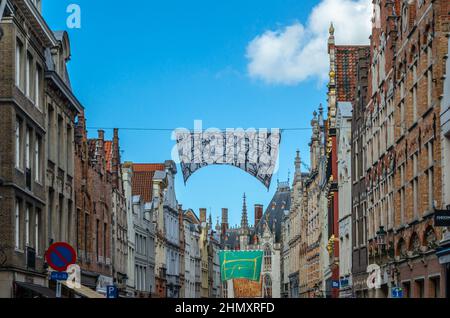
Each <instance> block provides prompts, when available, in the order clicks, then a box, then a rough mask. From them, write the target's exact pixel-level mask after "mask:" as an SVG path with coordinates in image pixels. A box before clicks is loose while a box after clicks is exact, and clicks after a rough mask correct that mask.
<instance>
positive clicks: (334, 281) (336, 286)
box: [331, 280, 339, 288]
mask: <svg viewBox="0 0 450 318" xmlns="http://www.w3.org/2000/svg"><path fill="white" fill-rule="evenodd" d="M331 287H333V288H339V281H338V280H333V281H332V282H331Z"/></svg>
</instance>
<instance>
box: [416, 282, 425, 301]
mask: <svg viewBox="0 0 450 318" xmlns="http://www.w3.org/2000/svg"><path fill="white" fill-rule="evenodd" d="M415 285H416V295H415V298H424V297H425V294H424V293H425V288H424V280H423V279H418V280H416V282H415Z"/></svg>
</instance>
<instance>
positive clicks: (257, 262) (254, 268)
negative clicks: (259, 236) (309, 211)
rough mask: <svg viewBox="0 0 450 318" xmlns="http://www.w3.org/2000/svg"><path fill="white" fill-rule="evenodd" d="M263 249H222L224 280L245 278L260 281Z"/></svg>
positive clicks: (221, 258) (221, 262) (222, 274)
mask: <svg viewBox="0 0 450 318" xmlns="http://www.w3.org/2000/svg"><path fill="white" fill-rule="evenodd" d="M262 257H263V251H220V252H219V260H220V274H221V277H222V280H223V281H226V280H230V279H236V278H244V279H249V280H252V281H260V276H261V264H262Z"/></svg>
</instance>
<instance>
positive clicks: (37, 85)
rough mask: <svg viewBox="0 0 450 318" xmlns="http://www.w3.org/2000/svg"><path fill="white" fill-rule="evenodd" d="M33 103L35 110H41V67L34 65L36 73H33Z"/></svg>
mask: <svg viewBox="0 0 450 318" xmlns="http://www.w3.org/2000/svg"><path fill="white" fill-rule="evenodd" d="M34 74H35V76H34V102H35V105H36V107H37V108H41V98H42V96H41V74H42V69H41V67H40V66H39V65H38V64H36V72H35V73H34Z"/></svg>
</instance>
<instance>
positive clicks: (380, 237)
mask: <svg viewBox="0 0 450 318" xmlns="http://www.w3.org/2000/svg"><path fill="white" fill-rule="evenodd" d="M386 235H387V232H386V231H385V230H384V226H380V229H379V230H378V231H377V247H378V251H379V253H380V257H382V256H383V255H382V254H383V252H384V251H385V250H386Z"/></svg>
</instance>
